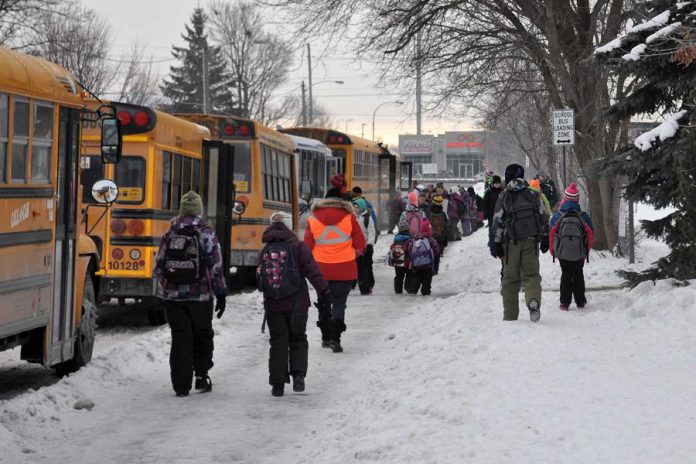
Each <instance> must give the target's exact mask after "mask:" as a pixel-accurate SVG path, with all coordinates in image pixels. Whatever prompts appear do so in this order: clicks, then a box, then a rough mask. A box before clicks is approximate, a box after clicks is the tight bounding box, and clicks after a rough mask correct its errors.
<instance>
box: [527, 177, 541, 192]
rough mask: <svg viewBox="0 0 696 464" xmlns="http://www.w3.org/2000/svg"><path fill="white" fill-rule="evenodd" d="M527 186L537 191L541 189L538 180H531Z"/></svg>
mask: <svg viewBox="0 0 696 464" xmlns="http://www.w3.org/2000/svg"><path fill="white" fill-rule="evenodd" d="M529 186H530V187H531V188H533V189H534V190H539V189H541V186H540V185H539V179H532V180H530V181H529Z"/></svg>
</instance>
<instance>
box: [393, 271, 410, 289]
mask: <svg viewBox="0 0 696 464" xmlns="http://www.w3.org/2000/svg"><path fill="white" fill-rule="evenodd" d="M394 272H395V275H394V293H396V294H401V293H404V279H405V278H406V276H407V275H408V269H406V268H405V267H395V268H394Z"/></svg>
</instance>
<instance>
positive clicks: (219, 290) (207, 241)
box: [153, 216, 227, 301]
mask: <svg viewBox="0 0 696 464" xmlns="http://www.w3.org/2000/svg"><path fill="white" fill-rule="evenodd" d="M184 228H188V229H195V230H196V232H198V234H199V243H200V246H201V256H200V259H201V261H202V262H201V263H200V264H199V267H200V269H201V270H205V273H202V274H203V275H202V276H201V278H200V280H199V281H198V282H197V283H194V284H182V285H179V284H175V283H172V282H167V279H166V278H165V277H164V261H165V255H166V252H167V242H168V241H169V236H170V235H171V233H172V231H175V230H181V229H184ZM153 274H154V275H155V277H156V278H157V281H158V282H159V285H160V286H161V287H162V290H163V292H164V295H163V296H164V299H165V300H168V301H210V300H212V299H213V295H215V296H217V297H222V298H224V297H225V296H226V295H227V285H226V284H225V276H224V275H223V273H222V253H221V252H220V243H219V242H218V239H217V237H216V236H215V233H214V232H213V231H212V229H211V228H210V227H208V225H207V224H206V223H205V221H204V220H203V218H201V217H199V216H177V217H175V218H173V219H172V221H171V225H170V226H169V230H168V231H167V232H166V233H165V234H164V236H163V237H162V240H161V241H160V245H159V250H157V255H156V257H155V268H154V270H153Z"/></svg>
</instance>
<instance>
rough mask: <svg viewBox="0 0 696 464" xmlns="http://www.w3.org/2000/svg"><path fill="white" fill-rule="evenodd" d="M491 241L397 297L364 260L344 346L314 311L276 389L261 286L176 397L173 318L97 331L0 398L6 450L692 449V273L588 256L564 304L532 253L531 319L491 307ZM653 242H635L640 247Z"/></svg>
mask: <svg viewBox="0 0 696 464" xmlns="http://www.w3.org/2000/svg"><path fill="white" fill-rule="evenodd" d="M389 239H391V237H390V236H384V237H382V238H381V239H380V243H379V246H378V251H379V252H378V253H376V255H377V256H383V255H384V252H385V250H386V246H387V245H388V243H387V241H388V240H389ZM485 242H486V231H485V230H484V231H479V232H477V233H475V234H474V235H473V236H471V237H468V238H465V239H464V240H463V241H461V242H456V243H453V244H451V245H450V247H449V248H447V251H446V255H445V257H444V259H443V262H442V265H441V274H440V275H439V276H437V277H436V278H435V280H434V285H433V295H432V296H430V297H422V296H409V295H394V294H393V292H392V283H391V279H392V276H393V271H392V269H391V268H388V267H386V266H384V265H383V264H382V263H379V262H377V263H375V270H376V276H377V287H376V289H375V293H374V294H373V295H371V296H360V295H359V294H357V293H356V292H354V293H353V294H352V295H351V297H350V299H349V302H348V312H347V319H346V323H347V325H348V331H347V332H346V334H345V337H344V346H345V350H346V351H345V352H344V353H342V354H334V353H331V352H330V351H328V350H326V349H322V348H320V336H319V332H318V329H316V327H314V326H313V325H312V324H311V323H310V324H308V332H309V339H310V353H309V363H310V364H309V365H310V370H309V373H308V377H307V391H306V393H304V394H295V393H292V391H291V390H292V389H291V388H290V387H289V386H288V387H286V396H285V397H283V398H273V397H271V395H270V386H269V385H268V383H267V379H268V374H267V357H268V342H267V335H262V334H260V333H259V329H260V324H261V316H262V314H261V310H260V307H261V304H260V301H261V300H260V297H259V295H258V294H244V295H235V296H232V297H230V298H229V300H228V310H227V313H226V314H225V315H224V316H223V318H222V319H221V320H217V319H216V320H215V323H214V326H215V328H216V339H215V340H216V347H215V361H216V365H215V367H214V368H213V370H212V371H211V377H212V379H213V383H214V390H213V392H212V393H204V394H200V393H192V395H191V396H190V397H188V398H176V397H174V395H173V392H172V390H171V387H170V384H169V367H168V350H169V339H170V336H169V330H168V328H167V327H163V328H161V329H157V330H152V331H148V332H138V333H134V334H133V335H132V337H130V338H125V339H124V338H122V336H121V335H118V336H117V337H121V338H118V339H117V340H113V339H109V337H110V336H106V337H105V338H106V340H102V341H101V343H102V345H101V346H102V348H100V351H99V353H98V355H97V356H96V358H95V359H94V360H93V362H92V363H91V364H90V365H89V366H88V367H87V368H84V369H82V370H81V371H80V372H78V373H76V374H74V375H72V376H70V377H69V378H66V379H63V380H61V381H60V382H57V383H56V384H54V385H51V386H47V387H44V388H41V389H40V390H38V391H36V392H33V391H30V392H28V393H27V394H25V395H22V396H19V397H16V398H13V399H11V400H8V401H3V402H1V403H0V443H2V448H3V451H2V453H1V454H0V462H3V463H4V462H12V463H25V462H26V463H44V462H46V463H48V462H75V463H83V462H84V463H88V462H100V463H158V464H159V463H236V462H240V463H276V462H288V463H344V462H374V463H377V462H379V463H385V462H391V463H406V462H413V463H461V462H481V463H498V462H515V463H520V462H529V463H535V464H536V463H540V462H541V463H544V462H549V463H556V462H564V463H568V462H577V463H588V462H593V463H595V462H598V463H599V462H606V463H619V462H626V463H642V462H646V463H647V462H689V461H691V460H692V459H693V456H695V455H696V445H694V444H693V443H694V442H693V436H695V435H696V421H695V418H696V397H695V396H694V395H693V392H694V391H696V377H695V376H694V375H693V370H692V369H691V366H692V364H693V359H694V358H695V357H696V347H695V346H694V344H693V343H692V339H693V337H692V331H693V329H692V327H693V326H694V322H696V321H694V319H695V318H696V317H695V315H694V312H693V301H694V296H695V295H696V293H695V292H694V290H692V288H693V287H691V288H674V287H672V286H671V285H670V284H669V283H667V282H663V283H660V284H658V286H657V287H654V286H653V285H652V284H646V285H644V286H641V287H639V288H638V289H636V290H634V291H632V292H626V291H624V290H618V289H617V290H606V289H607V288H611V287H614V286H616V285H617V284H618V283H619V281H618V279H617V278H616V276H615V275H614V274H613V270H614V269H616V268H617V267H620V266H623V265H624V261H622V260H618V259H614V258H602V257H600V256H599V255H597V254H593V256H592V261H591V262H590V263H589V265H588V266H587V267H586V278H587V284H588V287H590V288H602V289H604V290H601V291H595V292H592V291H590V292H589V294H588V299H589V304H588V307H587V308H586V309H584V310H582V311H577V310H575V308H574V306H572V307H571V308H572V309H573V310H572V311H570V312H568V313H565V312H560V311H559V310H558V292H557V291H556V289H557V288H558V282H559V277H560V269H559V266H558V264H555V265H554V264H553V263H552V262H551V259H550V257H549V256H548V255H543V256H542V275H543V278H544V282H543V287H544V297H543V302H542V317H541V322H540V323H538V324H533V323H531V322H530V321H529V318H528V313H527V311H526V310H524V309H523V306H522V310H521V317H520V320H519V321H517V322H503V321H502V308H501V298H500V296H499V294H498V293H497V292H498V288H499V270H500V263H499V262H498V261H496V260H494V259H492V258H491V257H490V256H489V255H488V253H487V250H486V248H485ZM664 251H665V250H664V248H662V247H661V246H660V245H659V244H655V243H654V242H649V241H646V242H645V243H644V248H643V249H641V250H640V256H641V257H642V260H643V261H644V262H645V263H649V262H650V261H651V260H653V259H654V257H655V256H658V255H659V253H660V252H664ZM311 311H312V312H311V316H310V320H314V319H315V317H316V311H315V310H314V309H312V310H311ZM98 343H99V341H98ZM78 400H89V401H91V402H93V403H94V408H93V409H92V410H91V411H88V410H75V409H73V405H74V404H75V403H76V402H77V401H78Z"/></svg>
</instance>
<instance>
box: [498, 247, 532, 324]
mask: <svg viewBox="0 0 696 464" xmlns="http://www.w3.org/2000/svg"><path fill="white" fill-rule="evenodd" d="M504 249H505V257H504V258H503V278H502V282H501V284H502V285H501V290H500V293H501V295H502V296H503V320H505V321H516V320H517V318H518V317H519V314H520V308H519V293H520V286H521V285H522V284H524V299H525V302H526V304H527V306H529V302H530V301H531V300H536V301H537V303H538V304H539V307H541V275H540V274H539V245H538V244H537V240H536V239H535V238H529V239H524V240H519V241H518V242H517V243H514V242H507V244H505V245H504Z"/></svg>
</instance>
